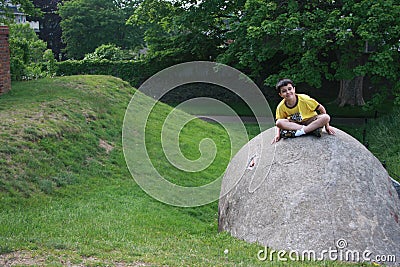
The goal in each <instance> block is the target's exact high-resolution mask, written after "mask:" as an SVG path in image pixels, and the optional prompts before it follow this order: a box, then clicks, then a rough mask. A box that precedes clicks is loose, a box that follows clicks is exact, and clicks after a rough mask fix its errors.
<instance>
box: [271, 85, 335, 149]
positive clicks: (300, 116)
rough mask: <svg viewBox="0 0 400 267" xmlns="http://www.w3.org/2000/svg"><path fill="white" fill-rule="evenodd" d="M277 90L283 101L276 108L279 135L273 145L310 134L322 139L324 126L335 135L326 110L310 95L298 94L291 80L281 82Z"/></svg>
mask: <svg viewBox="0 0 400 267" xmlns="http://www.w3.org/2000/svg"><path fill="white" fill-rule="evenodd" d="M276 90H277V92H278V94H279V95H280V96H281V97H282V98H283V99H282V101H281V102H280V103H279V105H278V107H277V108H276V126H277V133H276V135H275V137H274V139H273V140H272V143H274V142H278V141H279V140H280V139H281V138H282V137H283V138H288V137H298V136H302V135H304V134H308V133H311V134H314V135H316V136H318V137H321V129H322V127H323V126H325V130H326V132H327V133H328V134H335V131H334V130H333V129H332V128H331V127H330V126H329V121H330V117H329V115H328V114H327V113H326V110H325V108H324V107H323V106H322V105H321V104H319V103H318V102H317V101H316V100H314V99H313V98H311V97H309V96H308V95H304V94H296V88H295V87H294V84H293V82H292V81H291V80H289V79H283V80H280V81H279V82H278V83H277V84H276ZM317 110H318V111H319V113H320V114H319V115H318V113H317V112H316V111H317Z"/></svg>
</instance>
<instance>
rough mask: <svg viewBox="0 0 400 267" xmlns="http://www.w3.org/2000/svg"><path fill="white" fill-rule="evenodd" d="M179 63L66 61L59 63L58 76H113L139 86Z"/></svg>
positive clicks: (102, 60) (97, 60)
mask: <svg viewBox="0 0 400 267" xmlns="http://www.w3.org/2000/svg"><path fill="white" fill-rule="evenodd" d="M175 63H179V62H161V61H160V62H157V64H155V63H154V62H149V61H134V60H119V61H114V60H107V59H101V60H100V59H95V60H89V59H87V60H66V61H62V62H57V63H56V64H57V75H58V76H70V75H82V74H92V75H111V76H115V77H118V78H121V79H123V80H125V81H127V82H129V83H130V84H131V85H132V86H136V87H137V86H138V85H139V84H141V83H142V82H143V81H145V80H146V79H147V78H149V77H150V76H152V75H153V74H155V73H157V72H158V71H160V70H162V69H164V68H166V67H169V66H171V65H173V64H175Z"/></svg>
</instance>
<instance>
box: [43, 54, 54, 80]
mask: <svg viewBox="0 0 400 267" xmlns="http://www.w3.org/2000/svg"><path fill="white" fill-rule="evenodd" d="M43 61H44V65H45V67H46V74H47V76H49V77H53V76H54V75H56V73H57V65H56V60H55V58H54V55H53V51H52V50H51V49H47V50H46V51H44V54H43Z"/></svg>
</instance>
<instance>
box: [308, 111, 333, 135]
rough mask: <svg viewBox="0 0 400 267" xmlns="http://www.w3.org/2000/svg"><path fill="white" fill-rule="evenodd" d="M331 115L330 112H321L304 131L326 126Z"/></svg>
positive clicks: (309, 131)
mask: <svg viewBox="0 0 400 267" xmlns="http://www.w3.org/2000/svg"><path fill="white" fill-rule="evenodd" d="M330 119H331V117H330V116H329V115H328V114H319V115H317V116H316V117H315V119H314V118H313V119H311V122H310V123H308V124H307V125H306V126H305V127H304V132H306V133H311V132H312V131H314V130H316V129H318V128H322V127H324V126H325V125H326V124H327V123H328V122H329V121H330Z"/></svg>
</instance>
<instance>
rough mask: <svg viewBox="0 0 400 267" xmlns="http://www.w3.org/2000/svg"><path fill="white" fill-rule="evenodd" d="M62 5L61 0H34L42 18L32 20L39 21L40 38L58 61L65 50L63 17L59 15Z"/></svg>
mask: <svg viewBox="0 0 400 267" xmlns="http://www.w3.org/2000/svg"><path fill="white" fill-rule="evenodd" d="M60 3H61V0H33V4H34V5H35V7H36V8H38V9H40V10H41V11H42V16H38V17H32V20H34V21H39V25H40V32H39V38H40V39H41V40H43V41H45V42H46V43H47V47H48V48H50V49H51V50H52V51H53V54H54V55H55V57H56V58H58V59H62V58H63V55H62V50H63V49H64V48H65V44H64V43H63V42H62V39H61V36H62V31H61V26H60V22H61V17H60V15H59V14H58V13H57V12H58V4H60Z"/></svg>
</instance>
